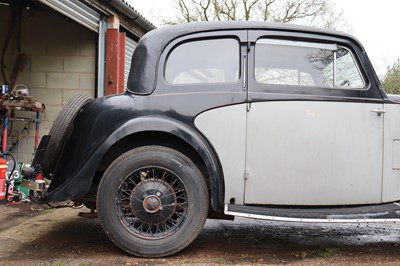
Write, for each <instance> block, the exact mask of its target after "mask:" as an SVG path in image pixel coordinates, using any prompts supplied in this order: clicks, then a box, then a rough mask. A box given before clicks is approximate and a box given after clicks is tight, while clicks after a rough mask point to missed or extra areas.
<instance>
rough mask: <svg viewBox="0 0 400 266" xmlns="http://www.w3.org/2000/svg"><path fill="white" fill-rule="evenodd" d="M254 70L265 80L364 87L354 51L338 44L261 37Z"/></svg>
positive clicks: (335, 86) (256, 76) (271, 82)
mask: <svg viewBox="0 0 400 266" xmlns="http://www.w3.org/2000/svg"><path fill="white" fill-rule="evenodd" d="M254 71H255V73H254V75H255V79H256V81H257V82H258V83H263V84H275V85H294V86H313V87H324V88H339V89H364V88H365V82H364V80H363V77H362V75H361V73H360V71H359V68H358V66H357V63H356V61H355V60H354V57H353V55H352V53H351V51H350V50H349V49H347V48H345V47H342V46H337V45H336V44H325V43H311V42H300V41H289V40H275V39H260V40H258V41H257V42H256V49H255V70H254Z"/></svg>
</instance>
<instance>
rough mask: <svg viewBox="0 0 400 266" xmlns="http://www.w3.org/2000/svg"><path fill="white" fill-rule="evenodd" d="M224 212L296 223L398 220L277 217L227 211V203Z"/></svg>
mask: <svg viewBox="0 0 400 266" xmlns="http://www.w3.org/2000/svg"><path fill="white" fill-rule="evenodd" d="M224 213H225V214H226V215H233V216H237V217H244V218H252V219H260V220H269V221H277V222H298V223H396V222H400V218H391V219H312V218H310V219H309V218H295V217H279V216H268V215H260V214H250V213H242V212H234V211H229V209H228V204H225V207H224Z"/></svg>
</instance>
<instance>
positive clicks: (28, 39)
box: [0, 6, 97, 162]
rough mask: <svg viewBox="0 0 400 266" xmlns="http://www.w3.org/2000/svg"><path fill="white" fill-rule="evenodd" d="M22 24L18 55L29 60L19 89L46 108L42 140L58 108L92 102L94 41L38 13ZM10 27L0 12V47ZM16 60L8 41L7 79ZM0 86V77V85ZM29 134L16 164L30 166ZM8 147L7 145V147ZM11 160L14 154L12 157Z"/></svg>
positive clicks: (68, 23)
mask: <svg viewBox="0 0 400 266" xmlns="http://www.w3.org/2000/svg"><path fill="white" fill-rule="evenodd" d="M25 12H27V11H25ZM31 14H33V15H32V16H29V15H30V14H25V16H26V18H24V19H23V21H22V31H21V52H22V53H24V54H26V55H27V56H28V60H27V62H26V64H25V67H24V69H23V71H22V74H21V78H20V81H19V82H20V83H23V84H25V85H26V86H28V87H29V88H30V93H31V95H32V96H33V97H34V98H35V99H37V100H39V101H41V102H43V103H44V104H45V105H46V112H45V113H44V114H43V115H42V116H41V121H42V123H41V125H40V127H41V129H40V134H41V135H43V134H47V133H48V131H49V130H50V127H51V125H52V123H53V121H54V120H55V118H56V117H57V115H58V112H59V111H60V110H61V108H62V106H63V105H65V103H66V102H68V100H69V99H70V98H71V97H72V96H73V95H75V94H77V93H85V94H87V95H88V96H90V97H92V98H94V95H95V69H96V44H97V35H96V33H94V32H91V31H90V30H87V29H86V28H84V27H83V26H81V25H79V24H77V23H75V22H73V21H71V20H68V19H66V18H64V17H63V16H61V15H59V14H57V13H55V12H51V11H47V10H41V9H37V10H36V11H35V12H34V13H32V12H31ZM9 24H10V15H9V9H8V8H7V7H4V6H3V7H1V6H0V25H1V27H0V47H1V48H2V47H3V41H4V39H5V36H6V32H7V30H8V26H9ZM16 57H17V52H16V43H15V41H12V42H11V43H10V48H9V49H8V52H7V57H6V64H7V73H8V76H9V75H10V72H11V71H12V68H13V65H14V62H15V60H16ZM3 83H4V81H3V79H2V77H1V75H0V84H3ZM17 114H18V116H24V117H27V116H28V117H34V115H35V114H34V113H27V112H19V113H17ZM23 127H24V123H21V122H15V123H14V125H13V131H12V134H11V136H10V137H9V139H10V141H12V140H13V141H15V140H16V138H17V135H18V134H20V133H21V131H22V129H23ZM34 129H35V126H34V124H32V125H31V126H30V128H29V131H28V132H23V133H22V140H21V141H20V145H19V160H20V161H23V162H30V160H31V158H32V153H33V143H34V133H35V132H34ZM10 144H11V143H10ZM12 153H13V154H14V155H15V154H16V153H17V148H16V147H15V148H14V149H13V151H12Z"/></svg>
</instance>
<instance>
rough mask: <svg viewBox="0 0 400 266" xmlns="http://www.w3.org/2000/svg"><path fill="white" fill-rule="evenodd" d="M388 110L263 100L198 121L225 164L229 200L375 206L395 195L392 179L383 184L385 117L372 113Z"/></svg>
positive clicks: (211, 113) (359, 105)
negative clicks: (248, 108)
mask: <svg viewBox="0 0 400 266" xmlns="http://www.w3.org/2000/svg"><path fill="white" fill-rule="evenodd" d="M382 107H383V105H381V104H368V103H346V102H316V101H315V102H314V101H287V102H285V101H282V102H260V103H252V105H251V108H250V110H249V111H248V112H247V110H246V105H245V104H240V105H234V106H228V107H221V108H217V109H213V110H210V111H207V112H204V113H202V114H200V115H199V116H198V117H197V118H196V121H195V125H196V127H198V129H199V130H200V131H201V132H202V133H203V134H204V135H205V136H206V137H207V138H208V139H209V141H210V143H211V144H212V145H213V147H214V149H215V150H216V152H217V154H218V157H219V159H220V161H221V165H222V167H223V171H224V177H225V202H226V203H229V202H230V200H231V199H232V198H234V199H235V204H243V203H246V204H273V205H350V204H374V203H381V202H382V199H384V200H386V199H388V198H390V196H391V198H393V199H394V198H395V197H396V196H397V194H396V193H397V191H396V193H395V192H389V188H390V187H391V185H393V184H394V183H395V182H397V180H396V179H394V178H391V179H385V181H386V183H384V184H385V185H386V186H388V188H386V190H387V191H388V192H386V191H383V189H382V183H383V179H382V169H383V165H382V164H383V162H382V154H383V147H382V145H383V115H379V116H378V115H377V114H376V113H374V112H371V110H376V109H382ZM246 127H247V133H246V130H245V128H246ZM246 139H247V140H246ZM399 160H400V153H399ZM390 161H391V160H390ZM399 166H400V161H399ZM382 191H383V192H385V193H391V194H390V196H389V194H387V196H385V197H383V196H382ZM385 195H386V194H385Z"/></svg>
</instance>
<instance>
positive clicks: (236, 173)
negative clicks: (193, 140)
mask: <svg viewBox="0 0 400 266" xmlns="http://www.w3.org/2000/svg"><path fill="white" fill-rule="evenodd" d="M195 125H196V127H197V128H198V129H199V130H200V132H202V133H203V134H204V135H205V136H206V137H207V138H208V139H209V141H210V143H211V145H212V146H213V148H214V149H215V150H216V152H217V154H218V158H219V160H220V162H221V165H222V170H223V172H224V176H225V181H226V182H225V203H229V202H230V201H231V199H235V203H236V204H243V197H244V195H243V193H244V174H245V161H246V159H245V156H246V104H239V105H233V106H227V107H221V108H218V109H213V110H210V111H207V112H204V113H202V114H200V115H199V116H197V117H196V120H195Z"/></svg>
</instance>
